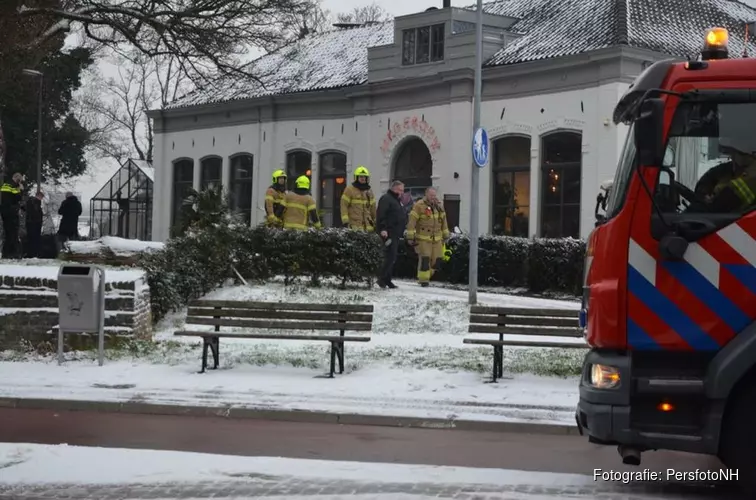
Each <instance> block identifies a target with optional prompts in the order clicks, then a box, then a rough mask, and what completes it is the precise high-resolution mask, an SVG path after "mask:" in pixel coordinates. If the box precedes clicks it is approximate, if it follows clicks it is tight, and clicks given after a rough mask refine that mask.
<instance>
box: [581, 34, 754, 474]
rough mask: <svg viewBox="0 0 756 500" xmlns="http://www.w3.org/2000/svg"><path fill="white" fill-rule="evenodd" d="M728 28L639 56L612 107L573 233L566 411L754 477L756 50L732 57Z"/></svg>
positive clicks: (634, 450)
mask: <svg viewBox="0 0 756 500" xmlns="http://www.w3.org/2000/svg"><path fill="white" fill-rule="evenodd" d="M747 33H748V30H746V43H745V44H744V46H745V47H747V46H748V43H747ZM729 38H730V36H729V33H728V31H727V30H726V29H724V28H712V29H710V30H709V31H708V32H707V33H706V35H705V43H704V47H703V50H702V52H701V57H700V58H695V59H693V60H689V61H687V62H685V61H675V60H667V61H660V62H656V63H654V64H653V65H651V66H649V67H648V68H647V69H646V70H645V71H644V72H643V73H642V74H641V75H640V76H638V77H637V78H636V80H635V81H634V83H633V84H632V85H631V86H630V87H629V88H628V90H627V91H626V93H625V94H624V95H623V97H622V98H621V99H620V101H619V103H618V104H617V106H616V108H615V111H614V122H615V124H620V123H621V124H625V125H627V126H628V133H627V139H626V143H625V146H624V149H623V152H622V154H621V157H620V159H619V164H618V168H617V171H616V174H615V178H614V180H613V182H611V186H610V188H609V186H608V185H607V186H603V188H605V189H606V191H607V194H606V196H603V195H599V199H598V202H599V203H598V206H600V207H601V209H603V213H599V212H600V211H601V210H600V209H599V208H598V206H597V220H596V227H595V228H594V230H593V231H592V233H591V235H590V237H589V239H588V242H587V249H586V261H585V279H584V293H583V299H582V309H581V313H580V322H581V326H582V328H584V335H585V339H586V342H587V343H588V345H589V347H590V351H589V352H588V354H587V355H586V357H585V361H584V364H583V370H582V376H581V381H580V400H579V403H578V407H577V411H576V420H577V425H578V427H579V430H580V433H581V434H582V435H587V436H588V439H589V441H590V442H591V443H597V444H604V445H612V446H617V448H618V451H619V454H620V456H621V457H622V461H623V463H625V464H631V465H640V463H641V454H642V453H643V452H645V451H649V450H677V451H683V452H692V453H701V454H708V455H713V456H717V457H719V459H720V460H721V461H722V462H723V464H724V465H725V468H729V469H732V470H734V469H738V471H739V473H738V477H739V480H740V482H741V483H742V482H743V481H747V480H750V481H756V421H755V420H754V419H756V210H755V209H756V59H753V58H748V57H745V54H744V56H743V57H737V56H736V57H730V55H729V54H728V45H734V44H730V43H729V42H730V41H731V40H729ZM725 468H723V470H725Z"/></svg>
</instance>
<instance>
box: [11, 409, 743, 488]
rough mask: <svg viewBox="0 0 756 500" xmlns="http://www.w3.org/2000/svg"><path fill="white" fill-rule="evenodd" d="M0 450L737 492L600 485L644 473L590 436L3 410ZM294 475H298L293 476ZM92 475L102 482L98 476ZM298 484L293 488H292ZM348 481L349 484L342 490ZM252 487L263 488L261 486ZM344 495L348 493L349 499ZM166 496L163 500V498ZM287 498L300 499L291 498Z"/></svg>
mask: <svg viewBox="0 0 756 500" xmlns="http://www.w3.org/2000/svg"><path fill="white" fill-rule="evenodd" d="M0 442H6V443H40V444H60V443H66V444H68V445H81V446H98V447H99V446H101V447H107V448H133V449H160V450H173V451H183V452H203V453H215V454H222V455H239V456H245V457H288V458H296V459H317V460H336V461H349V462H372V463H383V464H392V463H393V464H418V465H434V466H456V467H473V468H489V469H490V468H494V469H500V470H505V469H510V470H511V469H514V470H520V471H533V473H543V472H547V473H559V474H564V475H566V474H569V475H570V476H569V477H573V478H574V477H584V478H585V479H580V481H585V484H581V485H580V487H579V488H577V489H576V487H575V485H564V484H560V483H559V482H558V481H557V483H556V484H552V485H551V486H549V488H546V489H544V488H543V487H542V485H536V486H537V487H536V486H534V487H535V490H532V491H530V490H529V491H530V494H529V496H513V495H514V492H515V491H521V490H522V487H523V485H522V484H519V487H520V489H517V488H515V486H518V485H515V486H512V485H510V486H512V487H511V488H510V487H509V486H508V487H507V488H506V489H501V488H500V489H498V490H496V488H494V489H491V488H492V487H491V486H490V485H488V486H486V487H481V488H482V489H480V490H478V491H479V492H480V493H483V494H484V496H482V497H481V498H488V499H518V500H519V499H520V498H523V499H531V498H532V499H533V500H535V499H537V498H564V497H566V496H567V495H568V494H575V495H582V496H575V497H571V498H595V497H596V496H597V495H606V494H610V495H611V496H607V497H606V498H618V499H621V498H626V497H629V496H632V495H635V496H633V498H643V499H646V498H648V499H651V498H654V499H656V498H678V496H679V497H680V498H681V497H682V496H685V497H686V498H700V499H703V498H717V499H719V500H722V499H725V498H732V497H731V496H730V493H729V489H727V488H725V489H722V487H711V485H710V484H708V483H704V484H695V485H691V484H689V483H685V484H682V483H675V484H668V483H665V484H661V483H659V482H657V483H651V482H648V481H647V482H643V481H640V482H634V483H631V484H621V483H620V482H616V481H615V482H613V483H610V482H606V481H593V479H592V474H593V472H594V469H597V468H601V469H604V470H611V471H630V470H636V471H637V470H638V469H637V468H631V467H624V466H622V464H621V463H620V462H619V458H618V456H617V453H616V450H615V449H613V448H610V447H597V446H594V445H590V444H588V443H587V442H586V440H585V439H584V438H580V437H575V436H566V435H565V436H560V435H526V434H505V433H489V432H480V431H458V430H433V429H407V428H393V427H374V426H349V425H334V424H313V423H296V422H276V421H262V420H233V419H223V418H207V417H204V418H200V417H176V416H162V415H133V414H132V415H127V414H115V413H114V414H106V413H96V412H65V411H63V412H55V411H51V410H17V409H0ZM246 460H249V459H246ZM215 463H216V462H215V461H213V460H210V461H208V462H207V467H208V468H209V469H213V468H214V467H215V465H214V464H215ZM643 467H644V468H648V469H650V470H651V471H666V469H668V468H670V467H673V468H674V469H675V471H678V472H683V471H696V470H719V469H720V468H721V467H722V466H721V465H720V464H719V463H718V462H717V461H716V460H712V459H709V458H707V457H701V456H695V455H687V454H678V453H668V452H658V453H647V454H646V455H645V456H644V463H643ZM2 470H3V464H2V463H0V498H1V497H3V495H4V494H7V495H9V496H12V497H13V498H33V497H34V496H39V495H42V494H43V493H44V491H48V490H49V489H50V488H58V489H59V488H63V487H62V486H61V485H53V486H44V485H36V486H34V485H32V486H28V487H27V490H28V491H26V492H23V491H20V490H18V489H15V490H7V489H6V490H3V487H2V480H3V472H2ZM7 470H10V469H7ZM472 470H475V469H472ZM292 472H293V471H292ZM289 473H290V474H291V472H289ZM523 474H527V473H523ZM575 475H579V476H575ZM587 476H591V477H587ZM91 477H97V476H96V475H92V476H91ZM565 477H567V476H565ZM292 481H294V482H293V483H292ZM297 481H299V482H297ZM343 482H344V481H341V483H343ZM347 482H348V481H347ZM284 483H286V484H283V483H281V484H279V485H278V486H276V488H280V492H279V493H278V494H284V493H286V494H288V495H292V494H294V493H297V488H298V487H304V485H306V484H310V489H312V484H311V483H312V481H310V482H309V483H308V482H307V481H305V482H304V483H303V482H302V481H300V480H294V479H292V478H287V479H285V481H284ZM295 483H296V484H295ZM341 483H339V481H335V482H334V480H333V479H329V480H328V481H326V482H324V483H323V484H321V485H320V486H318V488H319V491H322V492H323V494H325V495H329V496H327V497H322V498H337V497H338V495H339V494H346V493H349V492H350V491H352V489H354V484H352V483H349V484H347V485H346V486H345V485H344V484H341ZM363 483H364V482H363ZM276 484H278V483H276ZM371 484H372V483H371ZM381 484H383V486H380V485H378V484H377V483H376V484H373V485H372V486H369V487H368V485H367V483H364V484H363V486H364V488H363V489H365V488H367V489H366V490H365V491H364V493H365V494H366V495H367V494H372V495H379V494H384V493H386V492H388V493H392V494H393V495H394V496H393V497H391V498H392V499H396V498H400V495H399V494H400V493H401V494H410V493H412V494H418V495H419V494H422V495H426V496H417V497H411V498H426V497H434V496H435V495H436V494H437V492H435V489H433V488H431V489H429V490H428V491H420V490H422V488H420V490H418V489H417V488H416V489H415V490H413V489H412V488H411V487H409V489H407V488H408V487H406V486H402V487H399V486H396V485H394V486H392V488H394V489H390V488H389V489H388V490H386V489H385V488H384V487H387V486H386V484H387V483H385V481H384V482H383V483H381ZM296 485H299V486H296ZM531 486H532V485H531ZM194 487H196V488H199V490H201V493H202V494H196V497H197V498H201V497H208V496H210V494H214V495H218V491H217V490H218V488H219V487H220V486H219V485H218V484H216V483H213V482H209V483H207V484H204V485H195V486H194ZM245 487H246V488H247V490H243V488H242V490H239V491H237V492H236V493H234V495H231V494H230V493H229V494H227V495H226V497H232V496H235V497H240V498H244V497H245V496H244V495H248V497H249V498H256V497H258V496H262V493H261V492H260V491H257V490H254V491H252V490H249V488H250V487H251V486H250V485H249V484H247V485H246V486H245ZM254 487H259V484H258V485H256V486H254ZM268 487H272V483H271V484H268ZM45 488H48V489H45ZM134 488H136V489H134ZM140 488H141V489H140ZM154 488H155V486H149V487H148V486H133V487H132V489H134V491H133V492H132V493H131V496H122V497H114V496H109V495H110V494H109V493H107V491H106V490H107V489H103V488H101V487H99V486H90V490H87V491H86V492H85V491H84V490H80V491H79V494H80V495H83V498H89V497H90V496H91V497H92V498H103V499H104V498H172V497H170V496H165V492H163V493H161V492H160V491H159V488H158V490H155V489H154ZM213 488H215V489H213ZM350 488H351V489H350ZM425 488H426V489H427V488H430V486H428V485H426V486H425ZM449 488H451V489H449ZM486 488H488V489H486ZM660 488H661V489H660ZM305 489H306V488H305ZM345 489H346V490H349V491H344V490H345ZM358 489H359V488H358ZM436 489H437V488H436ZM442 489H443V488H442ZM447 489H448V492H449V496H448V498H474V497H472V496H469V491H468V494H467V496H464V495H463V496H458V495H457V494H456V493H454V494H452V489H453V488H452V486H448V487H447ZM531 489H532V488H531ZM63 490H65V488H63ZM63 490H60V491H63ZM273 490H275V488H273ZM273 490H270V492H269V493H271V494H272V493H275V491H273ZM405 490H406V491H405ZM536 490H537V491H536ZM726 490H727V491H726ZM77 491H78V490H77ZM124 491H125V490H124ZM229 491H231V490H229ZM276 491H278V490H276ZM308 491H309V490H308ZM444 491H447V490H444ZM460 491H462V490H460ZM465 491H467V490H465ZM281 492H283V493H281ZM69 493H70V492H69ZM431 493H433V494H431ZM441 493H443V492H441ZM11 494H12V495H11ZM62 494H63V493H61V495H62ZM161 494H162V495H163V496H160V495H161ZM176 494H177V495H178V494H179V493H176ZM180 494H181V495H187V494H188V493H187V492H185V491H183V492H181V493H180ZM438 494H440V493H438ZM14 495H15V496H14ZM98 495H99V496H98ZM102 495H106V496H102ZM497 495H498V496H497ZM518 495H519V493H518ZM532 495H536V496H532ZM637 495H642V496H637ZM265 496H268V495H267V494H266V495H265ZM389 496H391V495H389ZM76 498H78V497H76ZM181 498H184V496H181ZM280 498H293V497H291V496H283V497H280ZM348 498H363V497H348ZM364 498H378V496H366V497H364ZM381 498H389V497H381ZM407 498H410V497H407ZM441 498H444V497H441Z"/></svg>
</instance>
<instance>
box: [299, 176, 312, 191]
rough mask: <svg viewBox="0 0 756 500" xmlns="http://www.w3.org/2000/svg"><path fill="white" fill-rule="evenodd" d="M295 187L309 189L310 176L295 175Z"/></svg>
mask: <svg viewBox="0 0 756 500" xmlns="http://www.w3.org/2000/svg"><path fill="white" fill-rule="evenodd" d="M297 187H298V188H303V189H310V178H309V177H307V176H306V175H301V176H299V177H297Z"/></svg>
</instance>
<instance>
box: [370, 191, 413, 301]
mask: <svg viewBox="0 0 756 500" xmlns="http://www.w3.org/2000/svg"><path fill="white" fill-rule="evenodd" d="M402 194H404V183H402V182H401V181H393V182H392V183H391V188H390V189H389V190H388V192H386V194H384V195H383V196H381V199H380V200H379V201H378V210H377V214H376V218H377V219H378V221H377V224H376V230H377V231H378V234H380V235H381V238H383V241H384V242H385V243H386V259H385V260H384V262H383V269H382V271H381V276H380V277H379V278H378V286H380V287H381V288H386V287H388V288H396V285H395V284H394V283H393V282H392V278H393V275H394V265H395V264H396V257H397V254H398V252H399V238H401V237H402V235H403V234H404V228H405V227H407V215H406V213H405V211H404V207H403V206H402V204H401V202H400V201H399V198H400V197H401V196H402Z"/></svg>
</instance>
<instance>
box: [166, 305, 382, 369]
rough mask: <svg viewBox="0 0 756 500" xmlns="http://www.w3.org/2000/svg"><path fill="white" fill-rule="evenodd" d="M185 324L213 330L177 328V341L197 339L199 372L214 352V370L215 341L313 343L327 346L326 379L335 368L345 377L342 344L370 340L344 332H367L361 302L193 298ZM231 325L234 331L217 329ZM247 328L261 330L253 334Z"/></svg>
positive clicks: (368, 315)
mask: <svg viewBox="0 0 756 500" xmlns="http://www.w3.org/2000/svg"><path fill="white" fill-rule="evenodd" d="M186 324H187V325H204V326H212V327H214V330H201V329H197V330H179V331H177V332H174V335H176V336H179V337H201V338H202V340H203V343H202V370H201V371H200V373H204V372H205V370H206V369H207V352H208V349H209V350H210V351H211V352H212V353H213V365H214V366H213V369H216V368H218V363H219V359H220V353H219V351H220V349H219V344H220V339H221V338H229V339H257V340H313V341H325V342H330V343H331V351H330V354H331V370H330V373H329V376H330V377H333V375H334V373H335V371H336V362H337V361H338V364H339V373H344V343H345V342H370V336H368V335H351V336H347V335H345V332H347V331H352V332H354V331H357V332H370V331H371V330H372V328H373V306H372V304H371V305H366V304H310V303H292V304H285V303H282V302H249V301H233V300H195V301H193V302H192V303H191V304H189V311H188V313H187V318H186ZM221 327H233V328H234V329H235V331H221ZM246 329H256V330H264V331H261V332H259V333H252V332H249V331H247V330H246ZM328 330H331V331H334V332H338V333H333V334H315V333H313V334H302V333H291V332H301V331H328Z"/></svg>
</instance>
